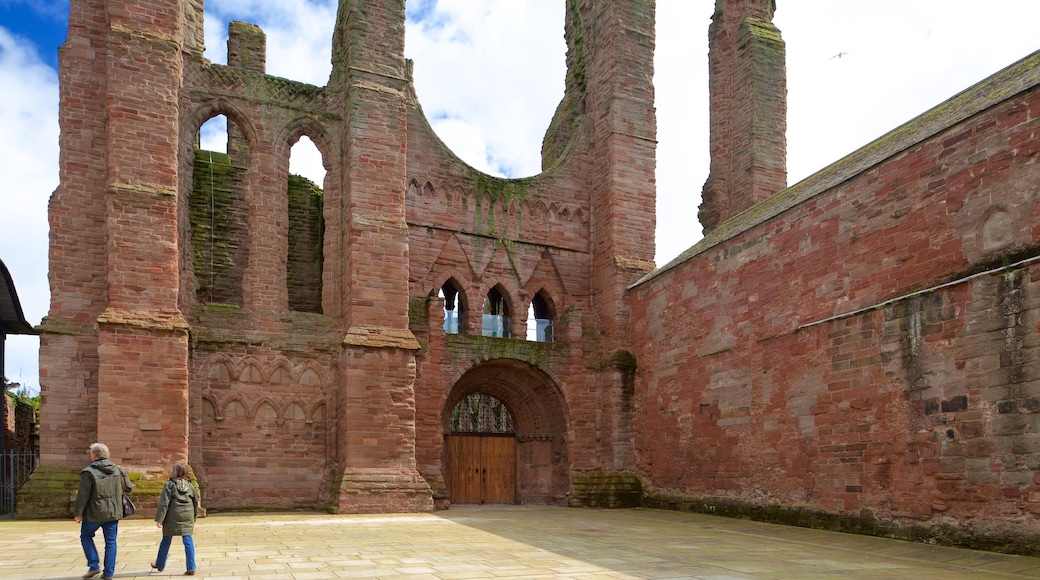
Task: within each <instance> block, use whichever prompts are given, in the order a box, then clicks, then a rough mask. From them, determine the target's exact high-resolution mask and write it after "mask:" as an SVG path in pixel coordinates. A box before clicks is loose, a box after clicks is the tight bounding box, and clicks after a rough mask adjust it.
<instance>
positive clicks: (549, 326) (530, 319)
mask: <svg viewBox="0 0 1040 580" xmlns="http://www.w3.org/2000/svg"><path fill="white" fill-rule="evenodd" d="M544 294H545V293H544V292H538V293H537V294H535V295H534V299H533V300H531V307H530V308H528V309H527V340H533V341H536V342H552V341H553V312H552V307H551V306H550V302H549V299H548V298H546V297H545V295H544Z"/></svg>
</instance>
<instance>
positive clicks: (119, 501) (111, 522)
mask: <svg viewBox="0 0 1040 580" xmlns="http://www.w3.org/2000/svg"><path fill="white" fill-rule="evenodd" d="M108 457H109V451H108V446H107V445H105V444H104V443H94V444H92V445H91V446H90V464H89V465H87V466H86V467H84V468H83V470H82V471H80V472H79V491H78V492H77V493H76V507H75V509H74V511H73V514H74V515H75V519H76V522H78V523H79V524H80V529H79V540H80V543H82V544H83V554H84V555H85V556H86V557H87V568H88V570H87V573H86V574H84V575H83V577H84V578H93V577H94V576H97V575H98V574H99V573H100V574H101V577H102V578H104V579H105V580H110V579H111V578H112V577H113V576H114V575H115V572H116V534H118V533H119V518H121V517H123V493H129V492H130V491H131V490H133V486H132V485H131V484H130V479H129V478H128V477H127V476H126V473H125V472H124V471H123V470H122V469H120V468H119V466H117V465H116V464H114V463H112V462H111V461H109V459H108ZM98 528H101V533H102V534H103V535H104V536H105V568H104V570H102V569H101V567H100V562H99V561H98V551H97V546H95V545H94V534H95V533H96V532H97V530H98Z"/></svg>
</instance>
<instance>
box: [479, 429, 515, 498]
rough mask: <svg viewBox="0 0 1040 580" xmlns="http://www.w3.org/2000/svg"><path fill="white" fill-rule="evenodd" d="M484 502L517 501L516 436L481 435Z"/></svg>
mask: <svg viewBox="0 0 1040 580" xmlns="http://www.w3.org/2000/svg"><path fill="white" fill-rule="evenodd" d="M481 459H482V463H483V466H482V467H481V473H482V474H483V475H484V503H515V502H516V438H515V437H481Z"/></svg>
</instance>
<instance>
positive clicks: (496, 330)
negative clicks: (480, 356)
mask: <svg viewBox="0 0 1040 580" xmlns="http://www.w3.org/2000/svg"><path fill="white" fill-rule="evenodd" d="M437 296H438V297H439V298H440V299H441V300H443V302H444V332H445V333H446V334H468V326H467V323H466V320H467V316H468V314H467V307H466V304H467V300H466V295H465V293H464V292H463V290H462V288H461V286H460V285H459V284H458V283H457V282H456V281H455V280H454V279H449V280H448V281H447V282H445V283H444V284H443V285H442V286H441V288H440V290H439V291H438V292H437ZM555 319H556V310H555V308H554V307H553V303H552V299H551V298H550V297H549V294H548V292H546V291H545V290H539V291H538V292H537V293H536V294H535V295H534V297H533V298H532V299H531V303H530V304H529V305H528V308H527V332H526V339H527V340H530V341H536V342H553V341H554V340H555V337H554V324H555ZM474 322H476V321H474ZM480 334H481V335H482V336H490V337H494V338H510V337H512V336H513V335H514V329H513V306H512V300H511V299H510V298H509V294H508V292H507V291H506V289H505V288H503V287H502V285H501V284H497V285H495V286H494V287H492V288H491V289H490V290H488V293H487V294H486V295H485V296H484V299H483V302H482V304H481V310H480Z"/></svg>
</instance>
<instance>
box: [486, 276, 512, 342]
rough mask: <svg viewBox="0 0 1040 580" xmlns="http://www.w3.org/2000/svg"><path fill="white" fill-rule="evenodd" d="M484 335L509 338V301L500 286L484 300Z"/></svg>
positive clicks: (491, 291) (492, 290) (493, 289)
mask: <svg viewBox="0 0 1040 580" xmlns="http://www.w3.org/2000/svg"><path fill="white" fill-rule="evenodd" d="M482 334H483V335H484V336H494V337H496V338H509V301H508V300H506V294H505V292H504V291H503V290H502V289H501V288H500V287H499V286H495V287H494V288H492V289H491V290H490V291H489V292H488V294H487V296H486V297H485V298H484V314H483V332H482Z"/></svg>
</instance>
